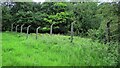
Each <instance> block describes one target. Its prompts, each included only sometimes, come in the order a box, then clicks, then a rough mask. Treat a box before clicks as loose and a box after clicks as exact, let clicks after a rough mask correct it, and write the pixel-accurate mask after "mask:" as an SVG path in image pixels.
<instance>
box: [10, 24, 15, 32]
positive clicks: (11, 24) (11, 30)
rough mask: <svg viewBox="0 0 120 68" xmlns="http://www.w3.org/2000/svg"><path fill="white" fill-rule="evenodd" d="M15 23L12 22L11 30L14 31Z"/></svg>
mask: <svg viewBox="0 0 120 68" xmlns="http://www.w3.org/2000/svg"><path fill="white" fill-rule="evenodd" d="M14 24H15V23H12V24H11V32H12V31H13V25H14Z"/></svg>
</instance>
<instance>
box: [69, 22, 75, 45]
mask: <svg viewBox="0 0 120 68" xmlns="http://www.w3.org/2000/svg"><path fill="white" fill-rule="evenodd" d="M74 22H75V21H74ZM74 22H73V23H71V41H70V42H71V43H72V42H73V35H74V31H73V24H74Z"/></svg>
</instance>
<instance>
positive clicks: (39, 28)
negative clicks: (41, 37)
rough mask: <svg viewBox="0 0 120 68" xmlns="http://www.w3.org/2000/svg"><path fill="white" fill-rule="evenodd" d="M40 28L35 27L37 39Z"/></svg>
mask: <svg viewBox="0 0 120 68" xmlns="http://www.w3.org/2000/svg"><path fill="white" fill-rule="evenodd" d="M39 29H40V26H39V27H38V28H37V29H36V39H38V30H39Z"/></svg>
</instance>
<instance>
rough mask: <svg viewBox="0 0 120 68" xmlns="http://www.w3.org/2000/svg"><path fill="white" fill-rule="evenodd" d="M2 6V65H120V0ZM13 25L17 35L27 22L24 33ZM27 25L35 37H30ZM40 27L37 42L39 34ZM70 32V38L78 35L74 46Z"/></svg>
mask: <svg viewBox="0 0 120 68" xmlns="http://www.w3.org/2000/svg"><path fill="white" fill-rule="evenodd" d="M0 6H1V7H2V31H4V32H3V33H2V35H3V37H2V44H3V45H2V47H3V50H2V52H3V53H2V56H3V66H7V65H10V66H27V65H28V66H33V65H35V66H39V65H42V66H46V65H47V66H52V65H53V66H88V65H90V66H91V65H92V66H95V65H96V66H98V65H102V66H103V65H106V66H108V65H116V64H117V62H119V54H118V53H120V10H119V9H120V2H106V3H104V2H102V3H98V2H43V3H40V2H39V3H36V2H12V1H11V0H10V2H3V3H1V4H0ZM73 22H74V23H73ZM13 23H14V24H13ZM71 23H73V26H72V27H73V28H72V27H71ZM12 24H13V26H14V28H13V31H15V27H16V25H19V26H18V30H17V31H18V32H20V26H21V25H23V24H24V26H23V32H24V33H17V32H16V33H15V32H12V31H11V32H9V31H10V30H11V25H12ZM28 25H31V27H30V30H29V32H28V33H29V35H30V36H29V38H28V39H26V34H25V33H26V32H27V31H26V30H27V26H28ZM39 26H40V29H39V31H38V32H39V33H40V34H39V38H38V39H37V40H36V39H35V34H34V33H35V31H36V28H37V27H39ZM72 30H74V31H72ZM5 31H8V32H5ZM70 31H71V37H73V34H74V37H73V38H71V41H73V42H71V43H70ZM73 32H74V33H73ZM43 33H45V34H43ZM46 33H47V34H46ZM49 34H50V35H49ZM52 34H53V35H52ZM72 39H73V40H72ZM119 63H120V62H119Z"/></svg>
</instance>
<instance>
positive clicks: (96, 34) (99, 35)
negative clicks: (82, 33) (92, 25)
mask: <svg viewBox="0 0 120 68" xmlns="http://www.w3.org/2000/svg"><path fill="white" fill-rule="evenodd" d="M87 34H88V36H89V37H90V38H92V39H93V40H99V41H101V42H104V41H105V33H104V30H102V29H99V30H96V29H94V30H93V29H89V30H88V32H87Z"/></svg>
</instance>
